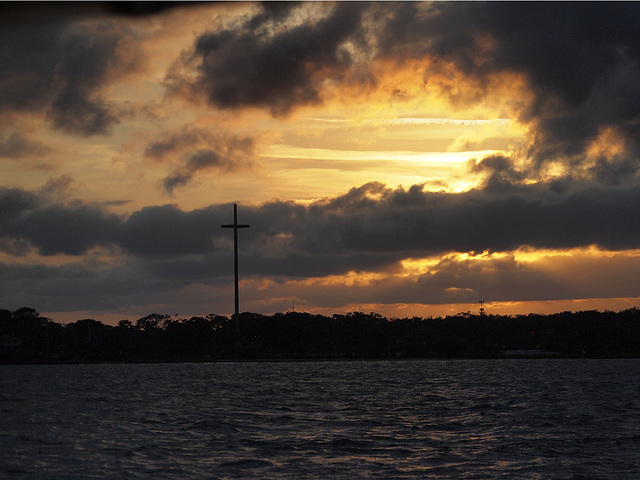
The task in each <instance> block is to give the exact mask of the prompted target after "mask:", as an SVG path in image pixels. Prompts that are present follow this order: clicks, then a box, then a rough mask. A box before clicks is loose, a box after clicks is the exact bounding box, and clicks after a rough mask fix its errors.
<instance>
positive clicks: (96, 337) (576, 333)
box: [0, 308, 640, 364]
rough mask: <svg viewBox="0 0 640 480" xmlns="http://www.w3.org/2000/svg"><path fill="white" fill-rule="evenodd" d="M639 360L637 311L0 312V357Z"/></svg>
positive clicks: (73, 360) (29, 360)
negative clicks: (95, 316)
mask: <svg viewBox="0 0 640 480" xmlns="http://www.w3.org/2000/svg"><path fill="white" fill-rule="evenodd" d="M520 358H528V359H531V358H535V359H543V358H593V359H602V358H640V309H637V308H632V309H628V310H623V311H621V312H611V311H605V312H599V311H583V312H562V313H559V314H553V315H534V314H530V315H521V316H497V315H473V314H470V313H461V314H458V315H453V316H447V317H437V318H431V317H429V318H418V317H413V318H400V319H387V318H384V317H382V316H380V315H378V314H375V313H368V314H366V313H363V312H352V313H348V314H345V315H342V314H340V315H333V316H332V317H327V316H322V315H312V314H309V313H305V312H287V313H278V314H274V315H261V314H255V313H243V314H241V315H239V316H238V317H234V318H231V319H230V318H228V317H224V316H220V315H207V316H206V317H191V318H180V319H179V318H172V317H170V316H168V315H161V314H151V315H148V316H146V317H142V318H140V319H138V320H137V321H136V322H135V323H134V322H131V321H128V320H123V321H121V322H120V323H119V324H118V325H117V326H112V325H105V324H103V323H101V322H99V321H96V320H92V319H84V320H78V321H77V322H74V323H70V324H66V325H62V324H59V323H56V322H54V321H53V320H51V319H49V318H45V317H42V316H40V315H39V313H38V312H37V311H36V310H34V309H31V308H23V309H19V310H16V311H13V312H12V311H9V310H0V364H83V363H87V364H89V363H202V362H284V361H289V362H296V361H298V362H302V361H351V360H381V361H397V360H405V359H520Z"/></svg>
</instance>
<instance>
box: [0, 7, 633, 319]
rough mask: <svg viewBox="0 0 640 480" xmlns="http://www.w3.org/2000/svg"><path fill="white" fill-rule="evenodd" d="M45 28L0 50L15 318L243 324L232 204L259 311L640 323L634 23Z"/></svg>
mask: <svg viewBox="0 0 640 480" xmlns="http://www.w3.org/2000/svg"><path fill="white" fill-rule="evenodd" d="M39 8H42V9H43V10H42V12H35V13H33V14H29V13H28V12H26V11H25V10H23V9H20V8H19V6H16V12H15V16H14V17H11V15H10V12H8V14H7V15H8V16H7V20H6V22H7V23H6V25H5V27H6V28H3V29H2V31H3V33H1V34H0V36H1V37H2V39H3V45H4V46H5V47H4V50H3V52H2V53H0V58H1V59H2V62H3V65H6V67H5V68H4V71H5V72H4V73H3V79H2V80H0V86H1V87H2V88H1V89H0V90H2V93H0V178H1V179H2V180H1V184H0V214H1V215H2V216H3V220H2V226H1V227H0V268H2V270H3V274H2V285H3V288H2V291H3V293H0V307H2V308H7V309H11V310H15V309H18V308H20V307H23V306H29V307H33V308H35V309H37V310H39V311H41V312H43V313H46V314H48V315H49V316H51V317H52V318H54V319H59V320H64V321H72V320H74V319H78V318H84V317H89V318H95V319H99V320H104V321H108V322H115V321H117V320H119V319H122V318H129V319H134V318H135V317H136V316H143V315H146V314H149V313H151V312H158V313H171V314H174V313H176V312H180V314H182V315H185V316H189V315H205V314H207V313H219V314H230V313H232V310H233V292H232V288H233V279H232V251H231V249H232V241H231V236H230V234H229V233H230V232H228V231H223V230H220V228H219V227H220V224H223V223H229V222H230V220H231V218H230V217H231V215H232V211H233V210H232V207H231V204H232V203H238V205H239V220H240V222H242V223H244V222H246V223H250V224H251V229H249V230H244V231H242V232H240V248H241V257H240V258H241V260H240V271H241V277H242V283H241V287H242V288H241V290H242V293H241V302H242V310H247V311H256V312H260V313H274V312H277V311H285V310H287V309H288V308H290V307H291V305H292V304H294V303H295V305H296V308H297V309H298V310H306V311H309V312H314V313H326V314H330V313H344V312H346V311H352V310H361V311H375V312H377V313H380V314H383V315H386V316H389V317H403V316H414V315H415V316H424V317H427V316H437V315H448V314H455V313H458V312H460V311H468V310H471V311H475V310H477V308H478V305H479V304H478V302H479V301H480V300H483V301H485V302H486V303H485V310H486V311H487V312H488V313H499V314H516V313H528V312H540V313H551V312H553V311H564V310H579V309H593V308H596V309H611V310H619V309H623V308H629V307H632V306H637V305H638V303H639V302H638V298H639V297H640V291H638V290H637V285H640V274H639V273H638V272H640V268H639V267H640V253H639V252H640V241H639V240H640V230H638V227H637V223H638V222H637V221H635V216H636V215H637V211H638V210H637V207H640V195H638V193H637V192H638V191H639V190H638V189H639V184H638V168H639V165H640V163H639V162H638V158H640V157H638V147H639V145H640V143H639V142H638V138H637V136H638V133H637V125H638V123H639V122H640V108H637V105H635V103H633V102H628V101H626V100H624V99H623V98H635V95H636V94H637V92H636V91H635V90H636V89H637V88H638V85H640V67H639V65H640V59H639V58H636V57H635V56H634V55H635V53H634V52H637V51H640V50H638V49H637V48H636V49H635V50H634V48H632V47H633V45H627V44H626V43H625V42H627V41H630V40H629V39H628V37H625V36H624V35H618V33H617V32H619V31H620V29H622V28H624V25H625V22H624V18H626V16H628V13H626V12H625V11H624V9H625V8H631V7H624V6H617V7H616V8H613V9H611V10H609V11H608V18H609V19H610V23H611V25H613V27H612V29H611V30H610V31H609V30H607V31H605V32H602V31H599V33H598V36H597V38H596V37H595V36H594V35H590V32H589V28H591V23H588V22H586V23H584V25H585V27H584V28H578V27H576V28H575V29H568V28H567V29H566V31H557V32H553V34H549V35H547V36H546V37H544V36H542V33H541V32H542V31H543V29H537V28H536V25H537V23H536V22H542V20H541V19H542V18H558V19H561V20H562V19H564V20H563V21H564V23H563V25H565V24H567V22H569V23H571V24H572V25H573V24H575V25H578V26H582V25H583V23H581V22H583V21H584V20H583V19H584V18H597V15H596V14H594V12H592V11H591V9H596V10H597V9H598V8H600V7H599V6H597V5H591V6H588V5H580V4H576V5H573V6H572V7H571V8H569V9H568V12H567V11H564V10H562V11H560V10H558V11H556V9H557V8H558V7H556V6H553V5H544V6H543V8H544V9H548V10H549V12H547V13H545V15H546V16H545V15H542V14H541V13H535V12H534V11H532V10H530V9H533V8H534V6H533V5H532V6H527V5H518V4H515V3H514V4H512V3H502V2H498V3H497V4H484V3H479V4H478V5H475V4H467V3H458V2H452V3H449V2H436V3H435V4H431V3H423V2H411V3H386V2H381V3H374V4H366V3H361V2H355V3H342V2H337V3H325V2H318V3H315V2H309V3H307V2H303V3H301V4H296V3H290V4H289V3H285V4H275V3H274V4H269V2H267V5H264V4H258V3H245V2H241V3H233V2H231V3H224V4H218V3H211V4H210V3H206V4H197V5H184V6H180V5H178V6H172V7H170V6H169V5H167V6H166V8H163V9H161V10H160V11H159V12H147V13H146V14H144V13H143V14H140V15H133V14H127V12H114V11H106V10H104V11H103V10H101V9H100V8H99V7H98V6H95V8H89V7H88V6H87V7H84V8H85V9H86V11H83V10H82V8H80V9H79V10H78V11H76V12H75V13H74V14H71V12H65V13H62V14H54V13H53V10H49V9H46V7H45V6H42V7H39ZM536 8H537V7H536ZM541 8H542V7H541ZM572 9H573V10H572ZM618 10H620V11H618ZM585 12H586V13H585ZM563 15H567V17H566V18H565V17H564V16H563ZM498 18H499V19H501V20H500V22H506V23H507V24H509V25H511V26H512V27H513V28H509V29H507V28H503V25H504V23H500V22H498V20H495V22H494V21H492V19H498ZM616 26H617V28H614V27H616ZM603 28H604V27H603ZM576 31H579V32H585V38H584V39H581V38H574V37H572V38H567V37H566V35H568V33H567V32H576ZM629 38H630V37H629ZM533 52H538V53H540V55H537V54H536V55H534V54H533ZM567 59H573V60H575V62H576V63H575V64H574V63H573V60H567ZM598 62H602V65H601V64H599V63H598ZM551 66H553V67H551ZM587 67H589V68H588V69H587ZM551 68H553V69H555V70H554V73H553V74H551V73H550V70H549V69H551ZM585 69H587V70H588V72H590V73H589V74H584V71H585ZM636 108H637V110H638V111H636Z"/></svg>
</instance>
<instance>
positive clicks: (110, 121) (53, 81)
mask: <svg viewBox="0 0 640 480" xmlns="http://www.w3.org/2000/svg"><path fill="white" fill-rule="evenodd" d="M60 22H62V20H60ZM130 39H131V34H130V32H128V31H126V29H124V28H123V27H117V26H115V25H114V24H112V23H110V22H109V21H108V20H104V21H102V22H87V23H79V24H75V25H71V24H64V23H57V22H44V23H35V21H25V22H16V23H14V24H10V25H3V28H2V29H0V43H2V45H3V48H2V49H0V64H2V65H3V71H2V77H3V78H2V80H0V86H1V88H0V108H3V109H9V110H14V111H36V110H37V111H42V110H44V111H46V112H47V116H48V118H49V120H50V121H51V122H52V124H53V126H54V127H55V128H58V129H60V130H63V131H65V132H67V133H73V134H79V135H84V136H88V135H94V134H103V133H107V132H108V131H109V129H110V127H112V126H113V125H114V124H116V123H117V122H118V121H119V115H120V112H119V110H118V107H116V106H114V105H112V104H110V102H109V101H108V99H106V98H104V97H103V95H102V93H101V91H102V89H103V87H105V86H106V85H107V83H108V82H109V81H110V80H111V79H112V78H113V76H114V75H118V74H126V73H128V72H130V71H132V70H134V69H135V68H136V66H137V62H138V58H137V56H136V55H135V54H134V53H132V52H131V51H130V50H127V49H130V48H132V47H133V43H132V42H130V41H129V40H130ZM123 48H124V49H125V50H127V53H126V55H122V52H121V50H122V49H123Z"/></svg>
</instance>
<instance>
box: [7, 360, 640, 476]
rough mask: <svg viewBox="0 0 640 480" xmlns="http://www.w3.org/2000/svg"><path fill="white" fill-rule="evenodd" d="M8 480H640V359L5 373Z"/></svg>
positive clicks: (17, 369) (60, 368)
mask: <svg viewBox="0 0 640 480" xmlns="http://www.w3.org/2000/svg"><path fill="white" fill-rule="evenodd" d="M0 374H1V376H0V478H3V479H4V478H6V479H14V478H15V479H18V478H32V479H58V478H59V479H69V478H74V479H90V478H101V479H102V478H108V479H129V478H132V479H133V478H176V479H196V478H198V479H200V478H220V479H222V478H249V479H250V478H264V479H272V478H300V479H304V478H323V479H324V478H331V479H337V478H345V479H347V478H365V477H368V478H392V479H401V478H451V479H461V478H478V479H487V478H509V479H511V478H530V479H634V480H635V479H638V478H640V360H453V361H444V360H442V361H440V360H423V361H391V362H387V361H372V362H362V361H357V362H302V363H214V364H159V365H158V364H147V365H121V364H117V365H56V366H0Z"/></svg>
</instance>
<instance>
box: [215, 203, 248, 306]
mask: <svg viewBox="0 0 640 480" xmlns="http://www.w3.org/2000/svg"><path fill="white" fill-rule="evenodd" d="M221 227H222V228H233V267H234V279H235V284H236V314H235V315H236V317H237V316H238V315H240V297H239V295H238V229H239V228H249V225H239V224H238V205H236V204H235V203H234V204H233V224H231V225H221Z"/></svg>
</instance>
